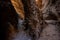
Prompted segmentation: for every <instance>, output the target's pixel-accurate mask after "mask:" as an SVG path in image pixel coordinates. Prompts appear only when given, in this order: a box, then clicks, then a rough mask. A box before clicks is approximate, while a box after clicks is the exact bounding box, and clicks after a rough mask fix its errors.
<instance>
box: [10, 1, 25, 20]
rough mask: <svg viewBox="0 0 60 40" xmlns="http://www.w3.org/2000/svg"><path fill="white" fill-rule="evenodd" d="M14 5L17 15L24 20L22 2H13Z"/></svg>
mask: <svg viewBox="0 0 60 40" xmlns="http://www.w3.org/2000/svg"><path fill="white" fill-rule="evenodd" d="M11 3H12V5H13V6H14V8H15V10H16V12H17V14H18V15H19V18H20V19H24V8H23V4H22V2H21V0H18V1H17V0H11Z"/></svg>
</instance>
